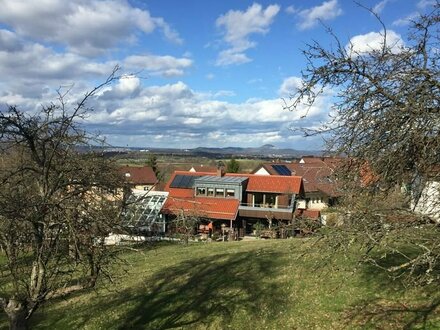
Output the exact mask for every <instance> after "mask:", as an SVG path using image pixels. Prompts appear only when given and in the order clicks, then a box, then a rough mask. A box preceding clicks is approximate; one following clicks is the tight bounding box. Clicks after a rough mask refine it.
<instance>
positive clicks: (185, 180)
mask: <svg viewBox="0 0 440 330" xmlns="http://www.w3.org/2000/svg"><path fill="white" fill-rule="evenodd" d="M195 178H196V177H195V176H193V175H180V174H178V175H176V176H175V177H174V180H173V182H171V184H170V188H192V187H193V186H194V179H195Z"/></svg>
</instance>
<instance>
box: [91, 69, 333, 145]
mask: <svg viewBox="0 0 440 330" xmlns="http://www.w3.org/2000/svg"><path fill="white" fill-rule="evenodd" d="M291 78H295V77H291ZM298 79H299V78H298ZM287 81H290V82H291V81H294V80H293V79H286V80H285V82H287ZM123 84H125V82H124V83H123ZM133 85H134V86H136V84H135V83H133ZM284 85H285V86H287V83H286V84H284ZM118 88H120V87H119V85H116V86H114V87H113V89H118ZM133 89H134V88H127V90H128V91H132V90H133ZM280 89H281V88H280ZM219 93H222V91H219ZM216 94H217V93H215V92H212V93H210V94H206V93H198V92H195V91H193V90H192V89H191V88H190V87H189V86H188V85H186V84H185V83H183V82H178V83H175V84H167V85H162V86H149V87H141V91H140V92H139V93H138V94H130V95H129V96H125V97H124V98H120V99H116V100H115V99H113V100H109V99H107V98H106V97H105V95H104V94H103V95H102V96H100V97H98V99H97V100H96V104H94V108H95V109H99V111H97V112H94V113H92V115H91V116H90V118H89V119H88V121H87V125H89V126H90V127H93V128H94V129H97V130H99V131H101V132H103V133H104V135H106V136H107V137H108V138H109V141H110V142H111V143H114V144H117V143H118V141H124V139H123V137H124V136H125V141H128V140H129V139H132V140H130V141H137V142H132V143H137V145H139V144H140V143H141V139H140V137H141V136H142V137H143V139H144V140H145V141H151V139H153V138H154V136H158V135H160V136H162V137H163V143H164V145H166V146H171V145H173V146H176V144H177V145H178V144H179V141H182V143H184V145H183V146H184V147H191V146H200V145H213V146H219V145H225V144H231V145H241V146H258V145H262V144H264V143H269V142H277V143H284V142H286V143H287V141H289V138H290V136H291V135H292V132H291V131H290V130H289V129H288V128H289V126H290V125H291V124H292V123H294V124H295V125H298V126H305V127H310V126H313V127H316V126H318V124H319V122H320V121H322V120H324V119H325V118H326V116H327V113H328V111H329V109H328V107H329V104H330V102H329V100H330V99H329V97H330V95H329V94H324V95H321V96H320V97H319V98H318V99H317V102H316V104H315V105H314V106H313V107H311V108H310V109H308V110H306V107H300V108H299V109H298V111H294V112H289V111H286V110H283V102H282V100H281V99H279V98H274V99H259V100H256V99H250V100H247V101H245V102H238V103H234V102H228V101H219V100H217V99H216V97H217V96H216ZM115 103H116V104H115ZM306 111H308V116H307V118H305V119H301V117H302V116H303V115H304V113H305V112H306ZM138 139H139V140H138ZM144 143H147V142H144ZM125 144H126V143H123V144H122V145H125ZM155 145H157V144H155Z"/></svg>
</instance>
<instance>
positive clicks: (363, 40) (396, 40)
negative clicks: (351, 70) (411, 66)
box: [346, 30, 404, 56]
mask: <svg viewBox="0 0 440 330" xmlns="http://www.w3.org/2000/svg"><path fill="white" fill-rule="evenodd" d="M384 36H385V35H384V32H383V31H381V32H369V33H367V34H361V35H357V36H354V37H352V38H351V39H350V41H349V43H348V44H347V46H346V50H347V53H348V54H349V56H356V55H359V54H364V53H368V52H371V51H375V50H380V49H382V47H383V46H384ZM386 46H387V47H389V48H390V49H391V51H392V52H396V53H397V52H399V51H400V50H401V49H402V47H404V42H403V40H402V38H401V37H400V35H399V34H397V33H396V32H394V31H393V30H387V33H386Z"/></svg>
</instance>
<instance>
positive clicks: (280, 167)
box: [272, 165, 292, 176]
mask: <svg viewBox="0 0 440 330" xmlns="http://www.w3.org/2000/svg"><path fill="white" fill-rule="evenodd" d="M272 168H273V169H274V170H275V172H277V173H278V174H279V175H287V176H290V175H291V174H292V172H291V171H290V170H289V169H288V168H287V166H286V165H272Z"/></svg>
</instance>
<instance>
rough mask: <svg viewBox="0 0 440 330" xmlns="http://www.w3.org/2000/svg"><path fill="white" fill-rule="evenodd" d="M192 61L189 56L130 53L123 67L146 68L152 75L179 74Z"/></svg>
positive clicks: (183, 71) (168, 75)
mask: <svg viewBox="0 0 440 330" xmlns="http://www.w3.org/2000/svg"><path fill="white" fill-rule="evenodd" d="M192 64H193V61H192V60H191V59H189V58H184V57H183V58H176V57H173V56H169V55H166V56H158V55H132V56H129V57H127V58H126V59H125V60H124V64H123V65H124V67H126V68H127V69H128V70H134V71H139V70H146V71H147V72H148V73H150V74H152V75H162V76H165V77H175V76H181V75H183V74H184V73H185V70H186V69H188V68H190V67H191V66H192Z"/></svg>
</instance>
